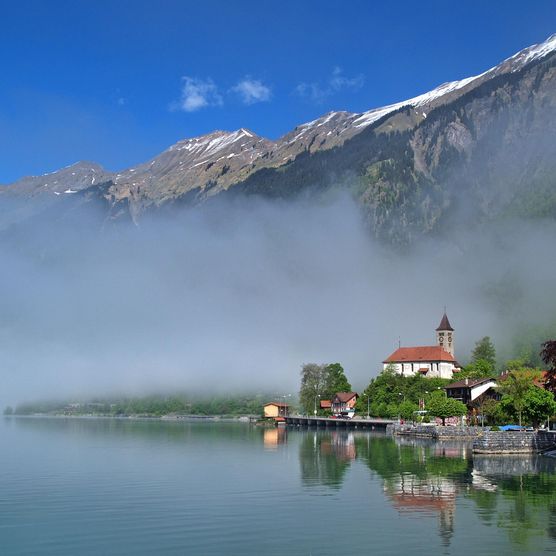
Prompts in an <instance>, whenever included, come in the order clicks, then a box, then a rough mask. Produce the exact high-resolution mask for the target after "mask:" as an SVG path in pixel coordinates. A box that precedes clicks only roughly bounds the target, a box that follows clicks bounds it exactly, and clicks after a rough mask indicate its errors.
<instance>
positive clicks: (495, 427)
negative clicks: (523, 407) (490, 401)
mask: <svg viewBox="0 0 556 556" xmlns="http://www.w3.org/2000/svg"><path fill="white" fill-rule="evenodd" d="M490 430H491V431H494V432H497V431H499V430H500V427H499V426H498V425H492V427H490Z"/></svg>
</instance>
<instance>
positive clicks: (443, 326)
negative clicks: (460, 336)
mask: <svg viewBox="0 0 556 556" xmlns="http://www.w3.org/2000/svg"><path fill="white" fill-rule="evenodd" d="M436 343H437V344H438V345H439V346H440V347H441V348H442V349H444V351H447V352H448V353H450V354H451V355H452V357H454V329H453V328H452V325H451V324H450V321H449V320H448V315H446V311H444V316H443V317H442V320H441V321H440V324H439V325H438V328H437V329H436Z"/></svg>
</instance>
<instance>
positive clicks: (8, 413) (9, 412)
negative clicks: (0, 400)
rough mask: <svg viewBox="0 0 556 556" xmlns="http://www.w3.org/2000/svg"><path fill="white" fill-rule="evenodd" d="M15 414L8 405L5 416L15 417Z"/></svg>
mask: <svg viewBox="0 0 556 556" xmlns="http://www.w3.org/2000/svg"><path fill="white" fill-rule="evenodd" d="M13 414H14V410H13V407H11V406H9V405H8V406H7V407H6V409H4V415H13Z"/></svg>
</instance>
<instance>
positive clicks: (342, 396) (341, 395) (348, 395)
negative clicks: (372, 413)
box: [332, 392, 358, 403]
mask: <svg viewBox="0 0 556 556" xmlns="http://www.w3.org/2000/svg"><path fill="white" fill-rule="evenodd" d="M357 395H358V394H357V392H336V394H334V397H333V398H332V402H335V401H338V402H341V403H346V402H349V400H351V399H352V398H353V397H356V396H357Z"/></svg>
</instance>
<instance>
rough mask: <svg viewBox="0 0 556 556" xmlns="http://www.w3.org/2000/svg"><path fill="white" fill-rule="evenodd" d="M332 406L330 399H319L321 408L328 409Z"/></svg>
mask: <svg viewBox="0 0 556 556" xmlns="http://www.w3.org/2000/svg"><path fill="white" fill-rule="evenodd" d="M331 407H332V401H331V400H321V401H320V408H321V409H330V408H331Z"/></svg>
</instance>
